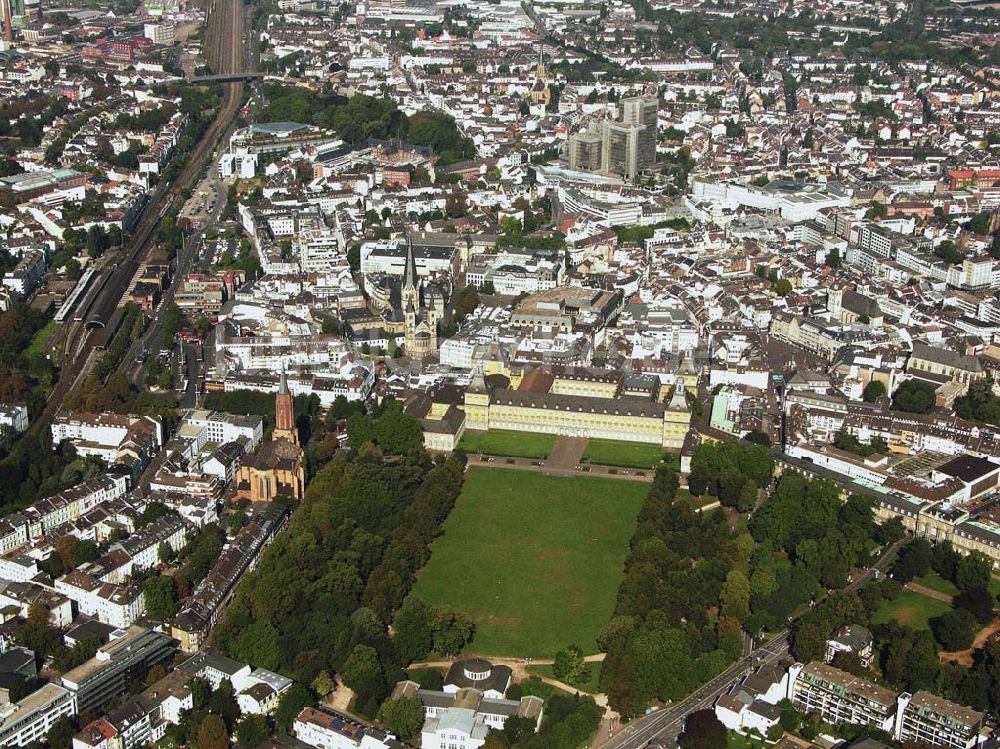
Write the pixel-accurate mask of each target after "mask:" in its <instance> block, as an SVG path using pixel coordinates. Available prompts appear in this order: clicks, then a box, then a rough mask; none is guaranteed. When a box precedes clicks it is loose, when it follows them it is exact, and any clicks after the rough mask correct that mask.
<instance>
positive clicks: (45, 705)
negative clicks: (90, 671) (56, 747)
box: [0, 684, 77, 747]
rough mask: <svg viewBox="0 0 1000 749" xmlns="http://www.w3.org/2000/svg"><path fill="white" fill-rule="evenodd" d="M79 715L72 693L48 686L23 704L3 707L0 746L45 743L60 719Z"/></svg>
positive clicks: (0, 720) (24, 700)
mask: <svg viewBox="0 0 1000 749" xmlns="http://www.w3.org/2000/svg"><path fill="white" fill-rule="evenodd" d="M76 713H77V706H76V695H75V694H73V692H71V691H70V690H68V689H66V688H64V687H61V686H59V685H58V684H46V685H45V686H43V687H42V688H41V689H39V690H38V691H36V692H32V693H31V694H29V695H28V696H27V697H25V698H24V699H22V700H21V701H20V702H12V703H10V704H7V705H4V706H3V707H2V708H0V746H10V747H22V746H29V745H31V744H34V743H35V742H36V741H42V740H44V738H45V735H46V734H47V733H48V732H49V729H50V728H52V726H53V724H54V723H55V722H56V721H57V720H59V719H60V718H62V717H63V716H66V717H71V716H73V715H76Z"/></svg>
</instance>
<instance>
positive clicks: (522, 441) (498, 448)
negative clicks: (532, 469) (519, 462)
mask: <svg viewBox="0 0 1000 749" xmlns="http://www.w3.org/2000/svg"><path fill="white" fill-rule="evenodd" d="M555 443H556V436H555V435H554V434H532V433H531V432H505V431H504V430H502V429H491V430H489V431H488V432H466V433H465V434H463V435H462V439H461V440H460V441H459V443H458V446H459V448H461V449H462V450H464V451H465V452H466V453H468V454H469V455H478V454H479V453H482V454H483V455H498V456H500V457H504V458H540V459H541V458H547V457H548V456H549V453H550V452H552V446H553V445H554V444H555Z"/></svg>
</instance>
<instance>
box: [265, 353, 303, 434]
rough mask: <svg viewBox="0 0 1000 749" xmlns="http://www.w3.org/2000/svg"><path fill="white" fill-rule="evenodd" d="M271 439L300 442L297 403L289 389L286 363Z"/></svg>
mask: <svg viewBox="0 0 1000 749" xmlns="http://www.w3.org/2000/svg"><path fill="white" fill-rule="evenodd" d="M271 439H272V440H279V439H284V440H288V441H289V442H291V443H293V444H295V445H297V444H299V433H298V430H297V429H296V428H295V405H294V403H293V402H292V394H291V393H290V392H289V391H288V379H287V378H286V377H285V367H284V365H282V367H281V378H280V379H279V380H278V394H277V395H276V396H275V398H274V432H273V433H272V435H271Z"/></svg>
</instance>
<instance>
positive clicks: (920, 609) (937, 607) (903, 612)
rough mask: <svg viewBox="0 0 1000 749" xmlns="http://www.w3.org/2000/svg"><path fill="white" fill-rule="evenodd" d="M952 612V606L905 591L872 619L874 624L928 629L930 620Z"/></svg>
mask: <svg viewBox="0 0 1000 749" xmlns="http://www.w3.org/2000/svg"><path fill="white" fill-rule="evenodd" d="M950 610H951V606H950V605H949V604H947V603H945V602H944V601H939V600H937V599H936V598H928V597H927V596H923V595H920V594H919V593H914V592H913V591H911V590H904V591H903V592H902V593H900V594H899V595H898V596H896V597H895V598H894V599H892V600H891V601H886V602H885V603H884V604H882V607H881V608H880V609H879V610H878V611H876V612H875V616H873V617H872V624H888V623H889V622H898V623H899V624H905V625H906V626H908V627H911V628H913V629H928V627H929V625H928V624H927V621H928V620H929V619H933V618H934V617H936V616H941V614H943V613H945V612H946V611H950Z"/></svg>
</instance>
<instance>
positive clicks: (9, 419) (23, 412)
mask: <svg viewBox="0 0 1000 749" xmlns="http://www.w3.org/2000/svg"><path fill="white" fill-rule="evenodd" d="M0 427H6V428H7V429H10V430H11V431H13V432H14V433H15V434H20V433H21V432H23V431H24V430H25V429H27V428H28V407H27V406H26V405H24V404H23V403H2V404H0Z"/></svg>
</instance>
